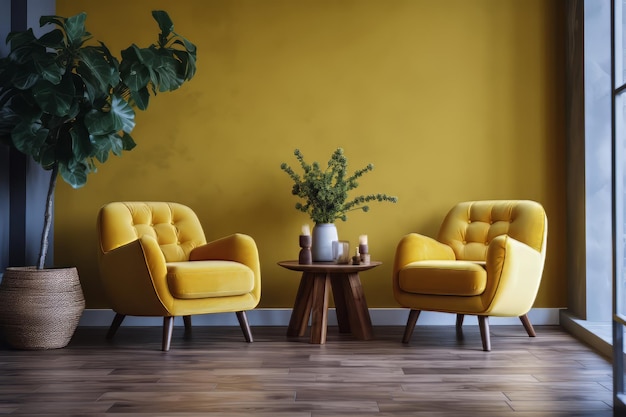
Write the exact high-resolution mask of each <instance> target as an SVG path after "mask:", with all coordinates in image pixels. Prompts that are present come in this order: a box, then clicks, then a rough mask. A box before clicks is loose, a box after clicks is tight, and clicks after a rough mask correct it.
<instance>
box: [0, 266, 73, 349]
mask: <svg viewBox="0 0 626 417" xmlns="http://www.w3.org/2000/svg"><path fill="white" fill-rule="evenodd" d="M84 309H85V298H84V297H83V291H82V288H81V286H80V281H79V278H78V271H77V270H76V268H50V269H41V270H38V269H36V268H34V267H10V268H7V269H6V270H5V272H4V277H3V278H2V283H0V330H1V331H2V333H3V335H4V338H5V340H6V341H7V343H8V344H9V345H11V347H13V348H15V349H28V350H39V349H58V348H62V347H65V346H67V344H68V343H69V342H70V339H71V338H72V335H73V334H74V331H75V330H76V327H77V326H78V320H79V319H80V316H81V315H82V313H83V311H84Z"/></svg>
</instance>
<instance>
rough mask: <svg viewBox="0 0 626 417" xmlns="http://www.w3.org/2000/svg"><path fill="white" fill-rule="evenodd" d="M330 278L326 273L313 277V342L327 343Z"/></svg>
mask: <svg viewBox="0 0 626 417" xmlns="http://www.w3.org/2000/svg"><path fill="white" fill-rule="evenodd" d="M329 290H330V278H329V276H328V275H326V274H315V278H313V301H312V304H311V343H315V344H320V345H323V344H324V343H326V329H327V327H328V292H329Z"/></svg>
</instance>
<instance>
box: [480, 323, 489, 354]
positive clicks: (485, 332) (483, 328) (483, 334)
mask: <svg viewBox="0 0 626 417" xmlns="http://www.w3.org/2000/svg"><path fill="white" fill-rule="evenodd" d="M478 326H479V327H480V338H481V339H482V341H483V350H484V351H485V352H489V351H490V350H491V338H490V337H489V317H488V316H478Z"/></svg>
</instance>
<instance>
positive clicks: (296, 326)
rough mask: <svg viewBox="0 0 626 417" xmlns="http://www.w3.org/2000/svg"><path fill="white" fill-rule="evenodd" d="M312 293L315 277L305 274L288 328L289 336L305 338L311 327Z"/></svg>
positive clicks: (301, 280)
mask: <svg viewBox="0 0 626 417" xmlns="http://www.w3.org/2000/svg"><path fill="white" fill-rule="evenodd" d="M312 291H313V276H312V275H310V274H307V273H306V272H305V273H304V274H302V278H301V279H300V286H299V287H298V293H297V294H296V300H295V301H294V303H293V310H292V312H291V318H290V319H289V327H287V336H290V337H296V336H304V333H305V332H306V328H307V326H308V325H309V316H310V315H311V302H312V301H313V299H312Z"/></svg>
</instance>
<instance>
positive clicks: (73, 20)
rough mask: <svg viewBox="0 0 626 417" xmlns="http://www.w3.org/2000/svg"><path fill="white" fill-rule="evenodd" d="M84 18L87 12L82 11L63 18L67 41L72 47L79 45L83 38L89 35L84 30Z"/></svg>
mask: <svg viewBox="0 0 626 417" xmlns="http://www.w3.org/2000/svg"><path fill="white" fill-rule="evenodd" d="M85 19H87V13H85V12H83V13H79V14H77V15H75V16H72V17H68V18H67V19H66V20H65V25H64V26H65V33H66V34H67V41H68V43H69V44H70V46H72V47H74V48H77V47H80V46H81V45H82V43H83V38H84V37H87V36H89V34H88V33H87V32H85Z"/></svg>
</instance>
